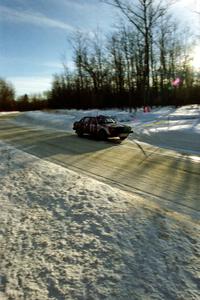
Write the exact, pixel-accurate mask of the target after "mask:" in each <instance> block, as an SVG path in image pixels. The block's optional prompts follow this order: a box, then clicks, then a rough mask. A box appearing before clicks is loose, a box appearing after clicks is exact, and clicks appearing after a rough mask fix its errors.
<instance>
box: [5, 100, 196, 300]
mask: <svg viewBox="0 0 200 300" xmlns="http://www.w3.org/2000/svg"><path fill="white" fill-rule="evenodd" d="M88 113H92V114H95V111H91V112H83V111H74V112H73V111H65V113H63V112H62V113H61V112H60V111H58V112H54V113H52V112H51V113H44V112H28V113H25V114H19V115H18V116H17V117H16V118H15V122H13V118H12V121H11V120H6V119H7V117H6V116H5V115H4V116H3V118H2V117H1V118H0V140H3V141H4V142H6V143H9V144H10V145H12V146H8V144H4V143H3V142H1V141H0V300H89V299H90V300H103V299H106V300H122V299H123V300H169V299H170V300H185V299H188V300H189V299H192V300H199V299H200V261H199V258H200V224H199V221H198V217H199V213H198V212H197V211H196V213H195V214H193V213H192V212H193V211H194V209H196V210H199V194H200V193H199V192H200V191H199V176H200V175H199V172H200V168H199V166H200V159H199V150H200V147H199V142H200V139H199V136H200V135H199V134H200V125H199V124H200V119H199V106H191V107H185V108H179V109H177V110H175V109H173V108H164V109H156V110H153V111H152V112H151V113H149V114H144V113H143V112H142V111H138V112H137V114H130V113H127V112H120V111H116V110H115V111H114V110H112V111H110V112H108V111H107V112H106V113H107V114H109V115H110V114H111V113H114V114H115V116H116V115H117V118H118V119H121V121H124V122H126V123H131V124H133V123H134V127H135V131H136V133H137V137H138V139H140V140H143V141H147V140H148V141H149V142H150V143H151V145H147V144H144V143H140V142H139V141H138V140H135V139H133V140H132V141H130V140H129V141H128V140H127V141H125V142H123V143H122V144H121V145H119V144H114V143H109V142H96V141H93V140H90V139H78V138H77V137H76V136H75V135H72V134H70V131H71V125H72V123H73V121H74V120H75V119H78V118H80V117H81V116H83V115H84V114H88ZM167 122H168V126H166V123H167ZM169 125H170V126H169ZM64 128H65V129H66V130H68V133H66V132H65V130H63V129H64ZM169 132H171V133H170V134H169V138H167V139H165V137H166V135H167V134H168V133H169ZM157 133H159V134H160V135H159V139H157V138H156V134H157ZM157 137H158V135H157ZM163 141H165V143H166V144H165V147H167V148H175V149H176V150H181V153H180V152H174V151H171V150H168V151H166V150H163V149H160V148H159V147H158V146H159V145H161V144H162V143H161V142H163ZM179 141H180V143H179ZM80 143H81V145H80ZM72 145H73V147H72ZM153 145H154V146H153ZM13 146H14V147H13ZM155 146H156V147H155ZM16 148H18V149H16ZM21 150H24V151H21ZM33 154H34V155H33ZM49 160H50V161H49ZM52 162H55V163H56V164H55V163H52ZM113 162H114V165H113ZM80 163H82V167H81V168H82V170H83V168H84V169H86V170H87V174H90V175H91V174H93V175H94V173H95V172H97V177H96V178H100V176H101V178H102V177H105V175H106V177H107V182H109V184H105V183H103V182H100V181H97V180H95V179H94V178H93V179H92V178H90V177H91V176H90V177H88V176H85V175H83V174H81V173H82V170H81V169H80ZM59 164H60V165H59ZM61 165H64V166H65V167H63V166H61ZM70 165H71V168H72V167H73V165H74V167H73V168H74V169H76V171H77V170H78V172H73V171H72V170H69V169H68V168H66V166H68V167H70ZM78 167H79V169H78ZM89 172H90V173H89ZM109 176H112V177H110V180H109ZM94 177H95V176H94ZM113 178H114V181H115V182H116V180H118V181H120V182H121V181H124V182H123V184H124V186H125V184H126V186H127V185H128V184H130V182H131V184H132V185H135V186H134V189H135V193H133V190H132V191H131V193H130V192H128V191H122V190H121V189H119V188H116V187H115V188H114V187H112V186H111V185H110V183H113ZM111 179H112V180H111ZM126 180H127V181H128V182H126ZM118 187H119V186H118ZM139 189H140V191H139ZM136 191H137V193H136ZM152 194H153V195H157V196H156V197H153V196H152ZM159 195H160V197H159ZM171 197H174V198H173V202H171V201H167V198H169V199H168V200H170V199H171ZM171 200H172V199H171ZM177 203H179V204H177ZM181 203H182V204H184V206H181V205H180V204H181ZM186 203H187V205H188V204H190V205H191V203H192V206H193V205H194V206H193V209H186V207H185V204H186ZM164 204H165V205H164ZM181 208H182V209H181ZM183 212H184V213H183Z"/></svg>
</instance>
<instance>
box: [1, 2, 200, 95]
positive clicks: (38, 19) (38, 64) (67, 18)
mask: <svg viewBox="0 0 200 300" xmlns="http://www.w3.org/2000/svg"><path fill="white" fill-rule="evenodd" d="M179 2H180V3H179V4H178V5H177V6H176V7H175V8H174V12H175V13H176V14H177V15H178V17H181V16H184V19H186V21H187V18H188V22H190V18H192V16H193V15H194V14H192V13H191V12H190V11H191V10H193V9H194V10H195V9H197V6H198V2H200V1H199V0H180V1H179ZM116 15H117V13H116V11H114V10H113V9H112V8H111V7H109V6H107V5H105V4H103V3H101V2H100V1H99V0H0V40H1V43H0V77H3V78H5V79H7V80H8V81H10V82H12V83H13V85H14V87H15V90H16V94H17V95H21V94H24V93H38V92H42V91H45V90H47V89H49V88H50V85H51V81H52V75H53V74H55V73H61V72H62V57H63V55H65V57H66V60H67V61H68V64H69V66H70V65H71V64H72V51H71V46H70V44H69V42H68V39H69V38H70V36H72V35H73V32H75V31H76V30H77V29H79V30H83V31H85V32H90V31H92V30H95V29H97V27H100V28H102V30H103V31H108V30H112V27H113V26H114V24H115V22H116V19H117V16H116ZM193 19H194V17H193ZM196 19H197V18H196Z"/></svg>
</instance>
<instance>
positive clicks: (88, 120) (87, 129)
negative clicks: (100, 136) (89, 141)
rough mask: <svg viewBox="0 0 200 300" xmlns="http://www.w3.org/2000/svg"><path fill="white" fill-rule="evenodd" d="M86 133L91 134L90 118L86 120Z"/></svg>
mask: <svg viewBox="0 0 200 300" xmlns="http://www.w3.org/2000/svg"><path fill="white" fill-rule="evenodd" d="M84 133H87V134H89V133H90V118H88V117H86V118H85V119H84Z"/></svg>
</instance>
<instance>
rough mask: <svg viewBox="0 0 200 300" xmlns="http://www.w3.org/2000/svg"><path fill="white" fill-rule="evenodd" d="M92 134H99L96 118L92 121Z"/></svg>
mask: <svg viewBox="0 0 200 300" xmlns="http://www.w3.org/2000/svg"><path fill="white" fill-rule="evenodd" d="M90 133H91V134H93V135H95V134H96V133H97V120H96V118H94V117H93V118H91V120H90Z"/></svg>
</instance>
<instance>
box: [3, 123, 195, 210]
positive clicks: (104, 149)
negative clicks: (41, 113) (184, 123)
mask: <svg viewBox="0 0 200 300" xmlns="http://www.w3.org/2000/svg"><path fill="white" fill-rule="evenodd" d="M0 139H1V140H4V141H6V142H7V143H9V144H11V145H14V146H15V147H16V148H18V149H21V150H23V151H25V152H28V153H30V154H33V155H36V156H37V157H39V158H42V159H45V160H48V161H51V162H55V163H56V164H58V165H62V166H64V167H67V168H70V169H72V170H75V171H78V172H81V173H86V174H88V175H90V176H93V177H95V178H98V179H100V180H101V181H103V182H107V183H109V184H111V185H117V186H120V187H121V188H122V189H126V190H128V191H131V192H134V193H135V192H136V193H139V194H142V195H143V196H145V195H146V196H148V199H149V200H150V199H151V200H154V201H159V202H160V203H161V204H162V205H164V206H165V205H167V206H168V207H169V208H172V209H173V210H180V209H181V210H182V211H185V212H187V210H188V209H189V211H190V209H191V212H192V211H193V210H194V211H199V195H200V185H199V182H200V161H198V160H197V161H196V160H193V159H191V157H190V156H188V155H181V154H177V153H176V152H173V151H169V150H168V151H167V150H163V149H161V148H159V147H154V146H151V145H147V144H143V143H139V142H138V141H128V140H126V141H125V142H123V143H122V144H119V143H118V142H114V141H108V142H103V141H102V142H100V141H98V142H97V141H95V140H92V139H88V138H82V139H81V138H78V137H77V136H76V135H74V134H70V133H65V132H59V131H54V130H53V129H49V130H48V129H37V128H33V127H32V128H30V127H21V126H17V125H16V124H15V125H12V124H9V123H7V122H6V121H5V120H4V121H0Z"/></svg>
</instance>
